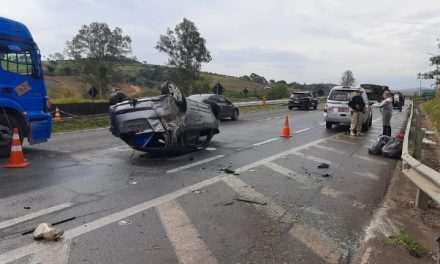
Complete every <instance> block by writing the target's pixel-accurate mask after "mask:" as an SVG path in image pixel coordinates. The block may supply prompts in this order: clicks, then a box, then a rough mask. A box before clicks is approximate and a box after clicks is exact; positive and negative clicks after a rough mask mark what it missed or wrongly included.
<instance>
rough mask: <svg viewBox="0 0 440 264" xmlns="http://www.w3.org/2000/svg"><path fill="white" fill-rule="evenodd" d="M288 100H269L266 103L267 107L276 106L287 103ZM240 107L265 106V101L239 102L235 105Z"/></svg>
mask: <svg viewBox="0 0 440 264" xmlns="http://www.w3.org/2000/svg"><path fill="white" fill-rule="evenodd" d="M287 101H288V99H281V100H268V101H266V102H265V104H267V105H274V104H282V103H287ZM234 104H236V105H238V106H253V105H263V101H254V102H238V103H234Z"/></svg>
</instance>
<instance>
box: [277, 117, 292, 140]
mask: <svg viewBox="0 0 440 264" xmlns="http://www.w3.org/2000/svg"><path fill="white" fill-rule="evenodd" d="M291 136H292V134H290V128H289V117H288V116H287V115H286V119H284V128H283V129H282V130H281V135H280V137H285V138H290V137H291Z"/></svg>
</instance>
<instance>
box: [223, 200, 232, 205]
mask: <svg viewBox="0 0 440 264" xmlns="http://www.w3.org/2000/svg"><path fill="white" fill-rule="evenodd" d="M232 204H234V201H226V202H223V203H222V205H223V206H226V205H232Z"/></svg>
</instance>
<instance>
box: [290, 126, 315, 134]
mask: <svg viewBox="0 0 440 264" xmlns="http://www.w3.org/2000/svg"><path fill="white" fill-rule="evenodd" d="M310 129H312V128H311V127H308V128H304V129H301V130H298V131H296V132H293V134H299V133H302V132H305V131H307V130H310Z"/></svg>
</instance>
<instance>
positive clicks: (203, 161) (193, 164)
mask: <svg viewBox="0 0 440 264" xmlns="http://www.w3.org/2000/svg"><path fill="white" fill-rule="evenodd" d="M224 156H225V155H217V156H214V157H210V158H207V159H203V160H199V161H196V162H193V163H190V164H187V165H184V166H180V167H177V168H174V169H171V170H167V173H174V172H178V171H181V170H185V169H189V168H191V167H194V166H198V165H201V164H203V163H207V162H210V161H213V160H216V159H220V158H223V157H224Z"/></svg>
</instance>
